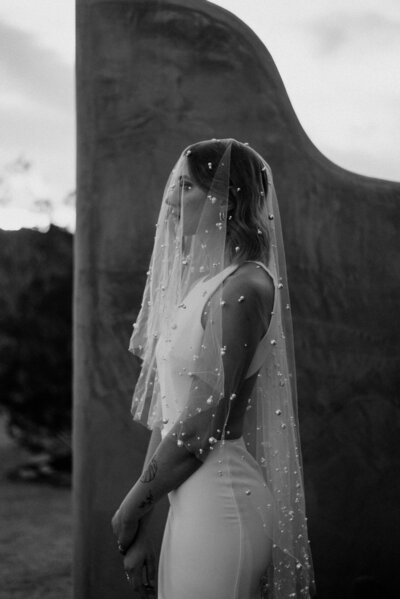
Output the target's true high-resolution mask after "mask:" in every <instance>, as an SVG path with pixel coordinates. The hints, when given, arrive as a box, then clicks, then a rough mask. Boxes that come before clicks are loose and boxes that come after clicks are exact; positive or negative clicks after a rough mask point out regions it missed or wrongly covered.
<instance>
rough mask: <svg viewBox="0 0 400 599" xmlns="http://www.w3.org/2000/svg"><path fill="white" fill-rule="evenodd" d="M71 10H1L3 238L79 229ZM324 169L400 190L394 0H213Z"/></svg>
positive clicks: (399, 20) (38, 2)
mask: <svg viewBox="0 0 400 599" xmlns="http://www.w3.org/2000/svg"><path fill="white" fill-rule="evenodd" d="M74 4H75V2H74V0H1V2H0V81H1V84H0V132H1V133H0V228H10V229H17V228H19V227H21V226H36V227H38V228H41V229H43V230H45V229H46V227H48V224H49V222H50V221H52V222H55V223H56V224H58V225H59V226H64V227H67V228H69V229H70V230H73V228H74V189H75V114H74V52H75V50H74V45H75V39H74V21H75V15H74ZM215 4H219V5H220V6H222V7H224V8H226V9H228V10H230V11H231V12H233V13H234V14H236V15H237V16H238V17H239V18H241V19H242V20H243V21H244V22H245V23H247V24H248V25H249V26H250V27H251V28H252V29H253V30H254V31H255V33H256V34H257V35H258V36H259V37H260V39H261V40H262V41H263V42H264V44H265V45H266V47H267V48H268V50H269V51H270V53H271V55H272V57H273V59H274V61H275V64H276V65H277V67H278V70H279V72H280V74H281V77H282V79H283V82H284V84H285V87H286V90H287V92H288V94H289V98H290V100H291V102H292V105H293V107H294V110H295V112H296V114H297V116H298V118H299V120H300V122H301V124H302V126H303V128H304V130H305V131H306V133H307V135H308V136H309V137H310V139H311V140H312V142H313V143H314V144H315V145H316V146H317V147H318V149H319V150H320V151H321V152H322V153H323V154H325V155H326V156H327V157H328V158H329V159H330V160H332V161H333V162H336V163H337V164H339V165H340V166H342V167H344V168H347V169H349V170H351V171H355V172H357V173H361V174H365V175H369V176H373V177H379V178H383V179H390V180H395V181H400V69H399V68H398V64H399V62H400V0H351V1H350V0H334V1H333V0H246V1H244V0H215Z"/></svg>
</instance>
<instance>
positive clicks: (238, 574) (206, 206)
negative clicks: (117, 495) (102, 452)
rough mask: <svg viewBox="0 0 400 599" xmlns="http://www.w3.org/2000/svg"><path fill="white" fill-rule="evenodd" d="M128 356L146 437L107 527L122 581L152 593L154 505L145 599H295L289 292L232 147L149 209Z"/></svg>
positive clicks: (253, 190) (297, 550) (256, 185)
mask: <svg viewBox="0 0 400 599" xmlns="http://www.w3.org/2000/svg"><path fill="white" fill-rule="evenodd" d="M147 274H148V278H147V282H146V287H145V291H144V296H143V303H142V308H141V311H140V313H139V316H138V319H137V322H136V323H135V324H134V331H133V335H132V338H131V344H130V350H131V351H132V352H133V353H134V354H136V355H137V356H139V357H140V358H141V360H142V361H143V362H142V370H141V374H140V377H139V379H138V382H137V385H136V388H135V393H134V399H133V405H132V414H133V417H134V419H135V420H137V421H138V422H141V423H142V424H144V425H145V426H147V427H148V428H150V429H152V431H153V432H152V436H151V440H150V444H149V448H148V452H147V456H146V460H145V466H144V469H143V472H142V475H141V477H140V478H139V480H138V481H137V482H136V484H135V485H134V486H133V487H132V489H131V490H130V491H129V493H128V494H127V496H126V497H125V498H124V500H123V501H122V504H121V506H120V507H119V509H118V510H117V512H116V514H115V515H114V517H113V520H112V526H113V530H114V533H115V535H116V536H117V540H118V548H119V550H120V552H121V553H122V554H123V556H124V568H125V572H126V575H127V579H128V581H129V582H130V583H131V584H132V585H133V587H134V589H136V591H138V592H139V594H140V596H142V597H147V596H149V595H151V594H153V595H154V593H155V592H156V591H155V583H154V579H155V567H154V556H153V555H152V550H151V538H150V537H149V533H148V529H149V525H148V523H149V519H150V518H151V514H152V510H153V508H154V505H155V504H156V503H157V501H158V500H159V499H161V498H162V497H164V496H165V495H166V494H168V498H169V502H170V509H169V514H168V519H167V524H166V527H165V531H164V537H163V542H162V548H161V555H160V561H159V567H158V597H159V599H203V598H205V597H206V598H207V599H235V598H236V599H256V598H260V597H268V598H274V599H283V598H285V599H286V598H289V597H302V598H303V597H304V598H307V597H310V588H311V587H312V584H313V582H312V563H311V555H310V549H309V544H308V538H307V525H306V516H305V505H304V489H303V479H302V466H301V455H300V446H299V438H298V425H297V409H296V383H295V370H294V355H293V340H292V328H291V313H290V303H289V293H288V287H287V280H286V266H285V257H284V249H283V242H282V233H281V226H280V218H279V210H278V204H277V200H276V195H275V190H274V185H273V180H272V173H271V170H270V168H269V166H268V164H267V163H266V162H265V160H264V159H263V158H262V157H261V156H260V155H259V154H258V153H257V152H255V151H254V150H253V149H252V148H250V147H249V146H248V144H243V143H240V142H238V141H236V140H234V139H220V140H216V139H214V140H210V141H202V142H199V143H196V144H194V145H191V146H189V148H187V149H186V150H185V151H184V152H183V153H182V155H181V156H180V158H179V160H178V162H177V164H176V165H175V167H174V169H173V170H172V172H171V175H170V177H169V180H168V182H167V186H166V188H165V192H164V197H163V201H162V205H161V210H160V215H159V219H158V223H157V225H156V236H155V242H154V248H153V254H152V258H151V263H150V268H149V271H148V273H147Z"/></svg>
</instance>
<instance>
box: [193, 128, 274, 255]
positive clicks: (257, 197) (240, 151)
mask: <svg viewBox="0 0 400 599" xmlns="http://www.w3.org/2000/svg"><path fill="white" fill-rule="evenodd" d="M229 145H230V146H231V148H230V170H229V196H228V211H227V223H226V233H227V243H228V248H229V253H230V257H231V259H235V261H236V260H262V261H263V262H265V263H266V264H268V258H269V251H270V241H269V232H268V226H267V223H268V211H267V202H266V198H267V193H268V179H267V172H266V169H265V167H264V164H263V162H262V160H261V157H260V156H259V155H258V154H257V152H255V151H254V150H253V149H252V148H250V147H249V146H248V145H246V144H243V143H240V142H238V141H236V140H235V139H218V140H217V139H213V140H209V141H201V142H199V143H196V144H193V145H191V146H189V147H188V148H187V149H186V151H185V153H186V156H187V159H188V165H189V170H190V173H191V175H192V177H193V178H194V180H195V181H196V183H197V184H198V185H199V186H200V187H201V188H202V189H204V190H205V191H207V192H208V191H209V190H210V188H211V186H212V185H213V179H214V175H215V169H210V167H209V164H210V163H211V164H213V165H219V163H220V161H221V159H222V157H223V155H224V153H225V151H226V150H227V148H228V146H229ZM215 191H217V189H216V190H215Z"/></svg>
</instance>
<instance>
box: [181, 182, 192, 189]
mask: <svg viewBox="0 0 400 599" xmlns="http://www.w3.org/2000/svg"><path fill="white" fill-rule="evenodd" d="M181 187H182V189H186V190H187V191H189V190H190V189H192V184H191V183H185V182H184V181H181Z"/></svg>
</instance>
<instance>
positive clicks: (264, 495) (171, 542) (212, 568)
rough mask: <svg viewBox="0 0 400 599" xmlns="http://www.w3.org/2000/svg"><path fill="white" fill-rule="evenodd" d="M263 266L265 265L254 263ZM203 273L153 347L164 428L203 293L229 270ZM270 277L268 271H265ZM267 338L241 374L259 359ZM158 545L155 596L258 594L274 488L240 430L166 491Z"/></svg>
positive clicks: (196, 331) (182, 384)
mask: <svg viewBox="0 0 400 599" xmlns="http://www.w3.org/2000/svg"><path fill="white" fill-rule="evenodd" d="M257 264H260V266H262V268H264V269H265V270H266V271H267V272H268V274H270V273H269V271H268V269H266V267H265V266H264V265H263V264H261V263H257ZM236 268H237V265H231V266H229V267H227V268H226V269H224V270H223V271H222V272H221V273H219V275H217V276H215V277H213V278H211V279H209V280H201V281H200V282H198V283H197V284H196V285H195V286H194V287H193V289H192V290H191V291H190V292H189V294H188V295H187V296H186V298H185V300H184V309H181V310H178V311H177V318H176V321H175V322H174V324H173V327H172V329H171V334H170V335H169V337H168V338H166V337H160V339H159V340H158V343H157V348H156V359H157V370H158V377H159V383H160V390H161V397H162V412H163V419H164V423H165V427H164V429H163V435H165V434H166V433H167V432H168V430H169V428H170V427H171V425H172V423H173V422H174V421H175V420H176V417H177V415H178V414H179V413H180V411H181V410H182V408H183V407H184V406H182V405H180V401H182V398H186V397H187V396H188V392H189V388H190V385H191V382H192V379H191V377H190V376H189V374H188V373H187V369H186V364H187V356H188V355H193V353H196V352H197V351H198V348H199V347H200V344H201V340H202V336H203V328H202V325H201V314H202V311H203V308H204V306H205V304H206V302H207V301H208V298H209V297H210V296H211V295H212V294H213V292H214V291H215V290H216V289H217V287H218V286H219V285H221V284H222V282H223V280H224V279H225V278H226V277H228V276H229V275H230V274H232V273H233V272H234V270H235V269H236ZM270 276H271V275H270ZM265 339H266V337H264V338H263V339H262V340H261V342H260V345H259V349H260V351H259V350H258V349H257V351H256V353H255V355H254V357H253V360H252V362H251V365H250V368H249V370H248V372H247V375H246V377H245V378H248V377H250V376H251V375H253V374H255V373H256V372H257V371H258V369H259V368H260V365H261V360H262V356H263V355H265V352H263V351H262V349H263V343H264V342H265ZM169 501H170V510H169V515H168V520H167V524H166V528H165V532H164V538H163V543H162V549H161V556H160V564H159V574H158V598H159V599H259V598H260V597H261V592H260V580H261V577H262V576H263V575H265V573H266V567H267V566H268V563H269V561H270V558H271V552H272V541H271V539H272V503H273V499H272V495H271V492H270V490H269V488H268V487H267V485H266V483H265V482H264V478H263V475H262V472H261V468H260V466H259V464H258V463H257V462H256V460H255V459H254V458H253V457H252V455H251V454H250V453H249V452H248V451H247V449H246V444H245V442H244V439H243V437H240V438H237V439H231V440H225V441H218V442H217V443H216V444H215V446H214V448H213V450H212V451H210V453H209V454H208V456H207V458H206V459H205V461H204V463H203V464H202V465H201V466H200V468H199V469H198V470H197V471H196V472H195V473H194V474H192V475H191V476H190V477H189V478H188V479H187V480H186V481H185V482H184V483H183V484H182V485H181V486H180V487H179V488H178V489H177V490H175V491H172V492H171V493H169Z"/></svg>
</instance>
